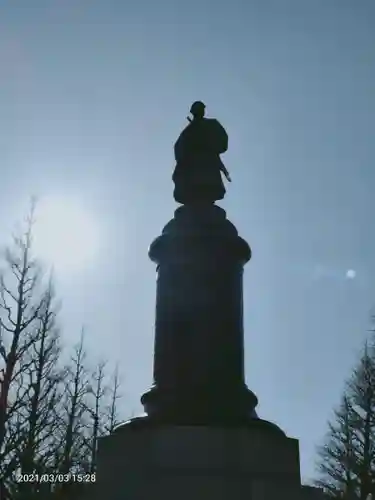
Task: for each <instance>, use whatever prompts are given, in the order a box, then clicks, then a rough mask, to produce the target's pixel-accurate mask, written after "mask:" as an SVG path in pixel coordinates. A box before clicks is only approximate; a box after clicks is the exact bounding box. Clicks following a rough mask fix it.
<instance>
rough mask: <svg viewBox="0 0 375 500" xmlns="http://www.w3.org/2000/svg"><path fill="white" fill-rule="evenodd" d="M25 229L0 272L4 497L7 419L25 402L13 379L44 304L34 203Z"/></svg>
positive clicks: (10, 440) (1, 490)
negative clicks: (35, 241) (35, 252)
mask: <svg viewBox="0 0 375 500" xmlns="http://www.w3.org/2000/svg"><path fill="white" fill-rule="evenodd" d="M25 222H26V224H25V229H24V230H23V231H21V232H20V234H19V235H16V236H14V237H13V245H12V246H11V247H10V248H7V249H6V250H5V254H4V257H5V264H6V268H5V270H3V271H2V272H1V274H0V359H1V361H2V364H3V366H2V367H1V370H2V376H1V378H2V382H1V386H0V494H1V495H2V497H3V498H6V494H7V493H6V482H7V480H8V479H9V477H10V475H11V474H12V473H13V472H14V468H15V466H16V460H15V456H14V451H15V450H16V449H17V446H19V444H20V443H19V435H18V434H17V433H12V431H14V430H15V429H17V426H16V427H13V428H11V427H10V426H9V422H11V421H12V419H13V418H14V417H15V415H16V413H17V412H18V411H19V409H20V408H21V407H22V406H23V405H24V404H25V400H26V399H27V396H28V395H27V391H25V390H24V387H23V386H22V384H19V385H18V387H17V390H15V391H12V386H13V385H14V382H15V380H17V379H19V378H22V377H23V376H24V374H25V372H26V371H27V369H28V364H27V363H28V362H27V361H26V360H25V353H26V352H27V350H28V349H30V347H31V346H32V344H33V343H34V342H35V339H36V337H35V323H36V322H37V321H38V317H39V315H40V312H41V310H42V309H43V307H44V306H45V301H46V295H45V293H43V292H40V289H39V285H40V283H41V270H40V267H39V265H38V262H37V261H36V260H35V259H34V257H33V255H32V227H33V223H34V206H33V205H32V206H31V209H30V213H29V215H28V217H27V218H26V221H25Z"/></svg>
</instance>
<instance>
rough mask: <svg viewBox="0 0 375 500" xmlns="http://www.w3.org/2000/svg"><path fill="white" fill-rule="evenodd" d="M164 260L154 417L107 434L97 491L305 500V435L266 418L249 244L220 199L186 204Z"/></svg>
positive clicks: (123, 496) (110, 498)
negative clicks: (248, 300)
mask: <svg viewBox="0 0 375 500" xmlns="http://www.w3.org/2000/svg"><path fill="white" fill-rule="evenodd" d="M149 255H150V258H151V259H152V260H153V261H154V262H155V263H156V264H157V291H156V320H155V347H154V372H153V377H154V381H153V382H154V384H153V386H152V388H151V389H150V390H149V391H148V392H147V393H146V394H144V395H143V396H142V398H141V401H142V403H143V405H144V408H145V412H146V416H145V417H139V418H135V419H132V420H131V421H129V422H127V423H125V424H123V425H122V426H120V427H119V428H118V429H117V430H116V431H115V432H114V433H113V434H112V435H111V436H108V437H103V438H101V439H100V443H99V449H98V455H97V474H96V477H97V483H96V484H95V487H93V488H92V491H91V492H90V500H99V499H105V500H149V499H150V498H152V499H156V500H159V499H160V500H167V499H176V500H177V499H178V500H279V499H280V500H301V499H302V498H303V497H302V496H301V494H302V490H301V484H300V472H299V453H298V442H297V441H296V440H294V439H290V438H287V437H286V436H285V434H284V432H283V431H282V430H281V429H279V428H278V427H277V426H276V425H274V424H271V423H270V422H266V421H264V420H262V419H259V418H258V416H257V414H256V412H255V407H256V405H257V398H256V396H255V395H254V394H253V393H252V391H251V390H250V389H248V387H247V386H246V383H245V370H244V331H243V303H242V301H243V290H242V278H243V267H244V265H245V264H246V262H247V261H249V259H250V257H251V251H250V247H249V245H248V244H247V243H246V241H245V240H243V239H242V238H241V237H240V236H239V235H238V232H237V230H236V228H235V227H234V225H233V224H232V223H231V222H229V221H228V220H227V218H226V213H225V211H224V210H223V209H221V208H219V207H217V206H215V205H209V204H206V205H195V206H183V207H180V208H179V209H177V210H176V212H175V216H174V218H173V219H172V220H171V221H170V222H169V223H168V224H167V225H166V226H165V228H164V229H163V232H162V235H161V236H159V237H158V238H156V240H155V241H154V242H153V243H152V245H151V247H150V251H149Z"/></svg>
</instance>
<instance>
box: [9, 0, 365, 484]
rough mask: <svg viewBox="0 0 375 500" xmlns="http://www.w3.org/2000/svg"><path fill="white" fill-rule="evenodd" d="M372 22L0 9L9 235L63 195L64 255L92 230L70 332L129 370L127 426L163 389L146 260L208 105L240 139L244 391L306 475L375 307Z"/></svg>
mask: <svg viewBox="0 0 375 500" xmlns="http://www.w3.org/2000/svg"><path fill="white" fill-rule="evenodd" d="M77 5H78V6H77ZM374 22H375V3H374V2H373V0H362V1H361V2H355V1H353V0H329V1H327V0H314V1H311V0H282V1H281V0H246V1H245V0H232V1H231V2H229V1H227V2H221V1H216V0H210V1H207V0H199V1H198V0H192V1H190V2H180V1H173V2H172V0H170V1H168V0H160V1H158V2H156V1H154V0H149V1H142V0H140V1H138V2H130V3H129V2H123V1H120V0H90V1H88V0H81V1H79V2H77V1H76V0H49V1H46V0H31V1H26V0H23V1H21V0H12V1H10V0H7V1H3V2H1V7H0V109H1V117H2V120H1V123H0V127H1V130H0V165H1V166H0V171H1V188H2V195H1V199H0V206H1V210H0V234H1V235H2V239H3V240H5V236H6V235H8V234H10V231H11V229H12V227H13V223H14V222H15V221H16V220H17V219H18V218H20V216H21V215H22V213H23V212H24V211H25V210H26V208H27V200H28V198H29V196H30V195H32V194H36V195H40V196H41V197H48V199H50V200H59V201H58V208H56V205H54V202H53V203H52V205H54V206H55V208H54V209H53V210H52V213H53V211H54V210H56V211H55V214H57V215H56V216H57V217H59V225H60V226H61V227H62V228H63V227H65V229H63V231H62V232H61V233H60V232H59V233H58V235H57V236H56V238H59V241H60V243H59V244H58V247H60V246H62V245H64V244H66V245H67V248H71V247H72V245H73V244H74V245H77V243H78V241H77V237H75V241H71V242H70V243H69V241H68V240H69V238H70V237H71V235H70V234H69V233H70V231H69V229H67V226H69V225H70V224H73V222H77V221H78V219H79V220H80V221H81V222H80V224H81V225H79V224H78V226H79V227H78V229H77V228H75V229H74V231H75V232H74V231H73V230H72V231H73V233H74V234H76V235H77V234H79V235H80V238H81V237H82V236H83V233H82V231H81V229H80V228H82V227H83V226H84V227H85V231H86V230H88V229H89V227H91V228H92V229H91V230H89V234H90V236H87V238H88V240H90V242H91V243H90V247H91V246H93V247H94V249H95V252H93V253H92V252H91V250H93V248H90V249H89V250H88V251H87V253H86V250H84V251H82V253H80V255H79V259H78V261H79V262H82V261H85V264H86V260H87V259H92V260H91V261H90V262H91V263H90V265H83V264H82V265H80V266H78V265H77V262H75V259H74V258H73V260H72V259H71V258H69V262H68V263H66V262H65V264H64V266H65V268H64V269H65V271H64V272H63V271H60V272H57V275H56V278H57V282H58V283H57V285H58V286H57V290H58V293H59V295H60V296H61V298H62V302H63V309H62V316H61V322H62V323H63V325H64V330H65V334H66V338H67V339H68V340H69V341H70V340H74V339H75V338H78V336H79V333H80V327H81V325H82V323H84V324H85V325H86V330H87V339H88V343H89V347H90V349H91V350H92V351H93V352H94V353H96V354H98V355H99V354H102V353H105V354H106V355H107V357H108V358H109V359H112V360H114V361H116V360H117V359H119V360H120V364H121V369H122V372H123V373H124V374H125V397H126V399H125V402H124V403H125V405H126V409H127V411H129V413H130V412H131V411H133V410H135V411H140V409H141V407H140V404H139V396H140V394H141V393H142V391H144V390H145V389H147V387H149V385H150V384H151V381H152V380H151V375H152V349H153V322H154V306H155V303H154V302H155V267H154V265H153V264H152V263H151V262H149V260H148V258H147V249H148V246H149V244H150V242H151V241H152V239H153V238H154V237H156V236H157V235H158V234H159V233H160V230H161V228H162V226H163V225H164V224H165V223H166V222H167V221H168V220H169V219H170V218H171V217H172V215H173V210H174V209H175V204H174V201H173V198H172V182H171V174H172V170H173V167H174V163H173V143H174V141H175V139H176V138H177V135H178V134H179V132H180V131H181V129H182V128H183V127H184V126H185V124H186V119H185V117H186V115H187V113H188V110H189V107H190V104H191V102H192V101H194V100H196V99H201V100H203V101H204V102H205V103H206V104H207V113H208V115H212V116H215V117H217V118H218V119H219V120H220V121H221V122H222V123H223V125H224V126H225V127H226V128H227V130H228V133H229V141H230V142H229V151H228V153H227V154H226V155H225V156H224V157H223V160H224V163H225V165H226V167H227V168H228V170H229V171H230V173H231V177H232V180H233V182H232V184H231V185H229V187H228V196H227V197H226V199H225V200H224V201H223V203H221V205H222V206H223V207H224V208H225V209H226V210H227V213H228V217H229V218H230V219H231V220H232V221H233V222H234V223H235V224H236V226H237V227H238V230H239V232H240V234H241V236H243V237H244V238H245V239H247V240H248V241H249V243H250V245H251V246H252V250H253V259H252V261H251V262H250V263H249V264H248V266H247V268H246V272H245V331H246V333H245V335H246V372H247V381H248V384H249V386H250V387H251V388H252V389H253V390H254V391H255V392H256V393H257V395H258V397H259V401H260V404H259V413H260V415H261V416H262V417H264V418H268V419H270V420H274V421H276V422H277V423H278V425H280V426H281V427H282V428H283V429H284V430H285V431H286V432H287V433H288V434H289V435H290V436H294V437H297V438H299V439H300V446H301V461H302V473H303V475H304V476H305V477H308V476H311V474H312V472H313V463H314V446H315V445H316V444H318V443H319V441H320V440H321V438H322V437H323V435H324V433H325V431H326V420H327V418H328V417H329V416H330V412H331V409H332V407H333V405H334V404H335V403H336V402H337V401H338V400H339V398H340V393H341V390H342V387H343V382H344V378H345V377H346V376H347V375H348V373H349V371H350V368H351V366H352V364H353V362H354V360H355V355H356V352H357V351H358V349H359V348H360V344H361V341H362V340H363V338H364V337H365V335H366V331H367V329H368V321H369V313H370V310H371V308H372V306H373V305H374V301H375V280H374V273H375V263H374V255H375V237H374V227H373V215H374V201H373V200H374V192H375V169H374V164H375V143H374V140H373V134H374V129H375V123H374V121H375V102H374V88H375V69H374V68H375V55H374V54H375V53H374V47H375V32H374V30H373V26H374ZM63 200H65V201H63ZM61 203H62V204H64V203H66V207H67V208H66V211H67V213H66V220H65V219H64V216H63V215H61V212H62V210H61ZM59 204H60V205H59ZM59 207H60V208H59ZM72 207H73V208H72ZM74 207H75V208H74ZM77 207H78V208H77ZM72 212H73V213H72ZM74 214H75V215H74ZM77 214H78V215H77ZM79 214H80V215H79ZM82 220H86V222H82ZM69 221H70V222H69ZM44 227H46V226H44ZM43 231H44V236H43V238H45V237H46V235H45V231H46V230H45V229H44V230H43ZM90 231H91V232H90ZM94 233H95V236H94ZM60 238H62V239H60ZM96 239H98V240H99V243H98V246H97V247H96V246H95V245H96V243H93V242H94V240H95V241H96ZM74 245H73V246H74ZM80 246H82V245H81V244H78V247H80ZM77 258H78V255H77ZM57 259H59V258H58V257H57ZM60 267H61V266H60ZM68 270H69V272H68Z"/></svg>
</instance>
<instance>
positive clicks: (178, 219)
mask: <svg viewBox="0 0 375 500" xmlns="http://www.w3.org/2000/svg"><path fill="white" fill-rule="evenodd" d="M149 255H150V258H151V259H152V260H153V261H154V262H156V264H157V273H158V277H157V292H156V321H155V348H154V386H153V388H152V389H151V390H150V391H149V392H148V393H146V394H145V395H144V396H143V397H142V403H143V405H144V407H145V411H146V413H147V414H148V415H149V416H152V418H156V419H158V420H159V421H163V422H169V423H171V424H202V425H206V424H212V423H220V422H221V423H225V422H229V421H230V422H232V423H237V424H239V423H241V422H242V423H243V422H245V421H246V420H247V419H248V418H249V417H250V416H251V415H253V414H254V408H255V406H256V404H257V398H256V397H255V395H254V394H253V393H252V392H251V391H250V390H249V389H248V388H247V387H246V384H245V376H244V340H243V339H244V335H243V303H242V295H243V292H242V276H243V266H244V264H245V263H246V262H247V261H248V260H249V259H250V257H251V251H250V247H249V245H248V244H247V243H246V241H245V240H243V239H242V238H240V237H239V235H238V232H237V230H236V228H235V227H234V225H233V224H232V223H231V222H229V221H228V220H227V218H226V213H225V211H224V210H223V209H222V208H220V207H218V206H216V205H210V204H207V205H195V206H183V207H180V208H178V209H177V210H176V212H175V217H174V219H172V220H171V221H170V222H169V223H168V224H167V225H166V226H165V228H164V230H163V232H162V235H161V236H159V237H158V238H157V239H156V240H155V241H154V242H153V243H152V245H151V247H150V251H149Z"/></svg>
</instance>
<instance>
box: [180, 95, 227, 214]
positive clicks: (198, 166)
mask: <svg viewBox="0 0 375 500" xmlns="http://www.w3.org/2000/svg"><path fill="white" fill-rule="evenodd" d="M190 113H191V114H192V115H193V119H192V120H191V119H190V118H188V120H189V122H190V123H189V125H188V126H187V127H186V128H185V129H184V130H183V131H182V132H181V134H180V137H179V138H178V139H177V142H176V144H175V145H174V154H175V159H176V162H177V164H176V167H175V170H174V172H173V176H172V179H173V182H174V183H175V188H174V193H173V195H174V199H175V200H176V201H177V202H178V203H182V204H183V205H186V204H190V203H202V202H206V203H215V201H216V200H222V199H223V198H224V195H225V187H224V184H223V179H222V177H221V172H223V174H224V175H225V177H226V178H227V180H228V181H231V179H230V177H229V173H228V171H227V169H226V168H225V166H224V164H223V163H222V161H221V159H220V154H221V153H225V151H226V150H227V149H228V135H227V133H226V131H225V129H224V127H223V126H222V125H221V124H220V123H219V122H218V121H217V120H215V119H212V118H210V119H207V118H205V117H204V115H205V105H204V104H203V102H200V101H196V102H194V104H193V105H192V106H191V108H190Z"/></svg>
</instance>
